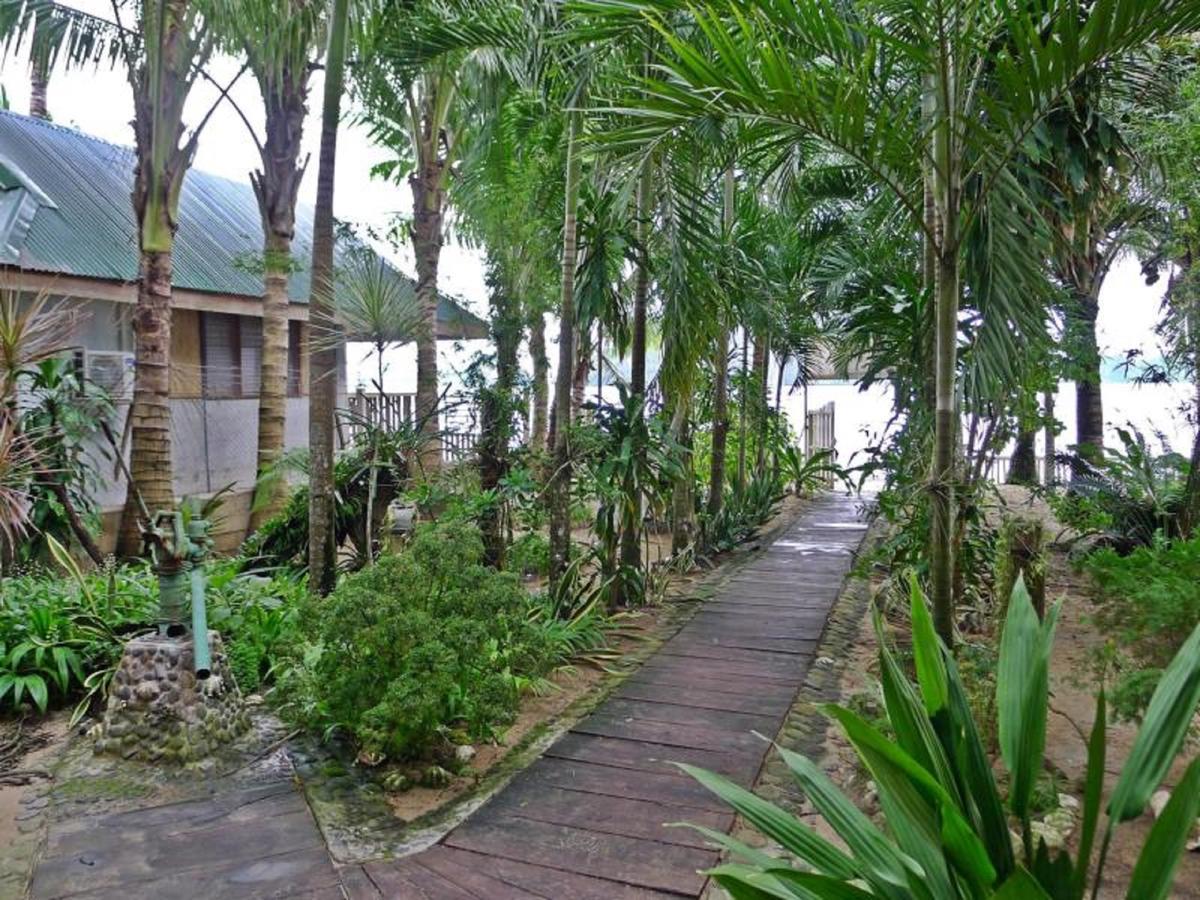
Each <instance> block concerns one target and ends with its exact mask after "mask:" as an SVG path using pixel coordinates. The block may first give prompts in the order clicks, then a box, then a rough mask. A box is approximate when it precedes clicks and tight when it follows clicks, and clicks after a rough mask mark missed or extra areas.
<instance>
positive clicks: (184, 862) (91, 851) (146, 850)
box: [31, 808, 332, 898]
mask: <svg viewBox="0 0 1200 900" xmlns="http://www.w3.org/2000/svg"><path fill="white" fill-rule="evenodd" d="M311 849H319V851H320V852H321V853H322V854H324V853H325V847H324V843H323V842H322V840H321V836H320V833H319V832H318V831H317V829H316V825H315V824H314V823H313V821H312V816H311V814H310V813H309V812H308V809H307V808H305V809H303V810H300V811H297V812H293V813H287V814H285V815H277V816H272V817H270V818H269V819H265V820H258V819H252V820H249V821H235V822H225V823H220V824H217V825H212V826H210V827H207V828H204V829H198V830H195V831H191V832H187V833H167V832H165V831H164V832H163V833H155V832H154V831H152V830H146V829H134V828H121V829H104V828H94V829H90V830H88V831H84V832H73V833H70V834H66V835H61V836H59V839H58V841H57V843H56V845H55V849H54V853H53V855H48V856H47V857H45V858H44V859H43V861H42V863H41V864H40V865H39V866H38V869H37V873H36V876H35V879H34V887H33V891H32V892H31V893H32V896H34V897H39V898H40V897H57V896H66V895H68V894H69V892H70V891H71V890H79V889H80V888H81V887H84V886H86V887H87V888H89V889H93V890H98V889H100V888H109V887H111V888H118V887H120V886H124V885H129V884H134V883H138V882H142V881H148V880H153V879H158V878H161V877H162V875H163V873H164V872H177V873H179V876H180V877H184V875H185V873H189V872H195V871H203V872H204V873H205V875H206V877H212V878H214V879H217V878H218V875H217V873H218V872H221V871H226V870H239V868H240V867H243V866H246V865H253V864H254V863H255V862H256V861H259V860H269V859H272V858H276V859H278V858H280V857H282V856H283V855H285V854H292V853H297V852H302V851H305V850H311ZM326 863H327V864H328V858H327V857H326ZM306 864H307V863H306ZM283 869H284V870H285V871H286V869H287V866H284V867H283ZM268 871H274V867H268ZM330 871H332V867H330ZM189 877H190V876H189Z"/></svg>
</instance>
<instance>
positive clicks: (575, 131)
mask: <svg viewBox="0 0 1200 900" xmlns="http://www.w3.org/2000/svg"><path fill="white" fill-rule="evenodd" d="M579 128H580V122H579V113H578V112H572V113H569V119H568V123H567V170H566V178H565V180H564V193H565V202H564V209H563V248H562V294H561V297H560V306H559V312H558V317H559V338H558V372H557V375H556V377H555V384H554V415H555V419H556V426H555V434H554V457H553V462H552V463H551V466H552V471H551V475H550V483H549V485H548V486H547V487H548V490H547V493H548V495H549V496H548V499H549V506H550V591H551V593H552V594H553V593H555V592H556V591H557V590H558V587H559V584H560V582H561V580H562V576H563V573H564V572H565V571H566V568H567V564H568V562H569V560H570V555H571V490H570V488H571V448H570V445H569V438H568V436H569V434H570V428H569V423H570V420H571V381H572V378H571V376H572V374H573V371H574V367H575V366H574V364H575V347H574V344H575V330H576V323H575V267H576V264H577V262H578V245H577V243H576V228H577V224H578V223H577V213H578V209H579V183H580V180H581V178H582V173H583V161H582V160H581V159H580V156H579Z"/></svg>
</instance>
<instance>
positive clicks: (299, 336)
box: [287, 321, 304, 397]
mask: <svg viewBox="0 0 1200 900" xmlns="http://www.w3.org/2000/svg"><path fill="white" fill-rule="evenodd" d="M303 352H304V323H303V322H296V321H291V322H288V386H287V392H288V396H289V397H300V396H303V395H304V382H303V378H304V375H303V372H304V369H303V366H302V364H301V360H300V354H302V353H303Z"/></svg>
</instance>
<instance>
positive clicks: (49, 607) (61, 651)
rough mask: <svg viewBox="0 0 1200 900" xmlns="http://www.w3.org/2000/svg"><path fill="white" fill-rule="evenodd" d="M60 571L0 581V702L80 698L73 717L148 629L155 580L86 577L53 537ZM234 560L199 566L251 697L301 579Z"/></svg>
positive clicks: (289, 619) (124, 575) (129, 570)
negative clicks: (243, 568)
mask: <svg viewBox="0 0 1200 900" xmlns="http://www.w3.org/2000/svg"><path fill="white" fill-rule="evenodd" d="M48 545H49V547H50V549H51V551H52V554H53V556H54V558H55V560H56V561H57V563H58V565H59V567H60V569H63V570H65V575H66V576H67V577H64V573H63V572H61V571H57V570H54V571H52V570H48V569H44V568H41V567H34V568H31V569H28V570H26V571H24V572H22V573H20V574H17V575H10V576H9V577H7V578H5V579H4V580H3V581H0V703H8V704H11V705H13V706H18V705H19V704H21V703H22V702H23V701H26V700H31V701H32V702H33V703H34V704H35V705H36V706H37V707H38V708H39V709H40V710H42V711H45V710H46V709H48V708H49V707H50V706H52V705H55V704H58V703H64V702H67V701H69V700H75V699H76V698H80V697H81V699H80V700H79V703H78V705H77V707H76V718H78V717H79V716H81V715H82V714H83V713H84V712H86V711H87V709H88V707H89V706H90V704H91V702H92V701H93V700H95V699H98V698H102V697H103V696H104V695H105V693H106V692H107V689H108V683H109V680H110V679H111V677H112V674H113V672H114V671H115V667H116V664H117V662H118V661H119V660H120V657H121V652H122V649H123V647H124V644H125V642H126V641H127V640H128V639H129V638H130V637H132V636H133V635H135V634H137V633H139V632H146V631H149V630H151V628H152V627H153V624H154V621H155V617H156V615H157V610H158V584H157V579H156V578H155V576H154V574H153V572H151V571H150V568H149V566H148V565H146V564H145V563H137V564H132V565H123V566H117V565H108V566H106V567H104V568H102V569H98V570H94V571H90V572H84V571H83V570H82V569H80V568H79V566H77V565H76V564H75V563H74V561H73V560H72V559H71V558H70V556H69V555H67V553H66V551H65V550H64V549H63V548H62V546H61V544H59V543H58V542H57V541H55V540H54V539H53V538H52V537H51V538H49V539H48ZM240 565H241V563H240V561H238V560H216V561H213V562H211V563H210V564H209V565H208V567H207V570H206V571H207V575H208V586H207V598H208V605H209V627H210V628H212V629H214V630H216V631H220V632H221V633H222V634H223V635H224V637H225V638H226V642H227V646H228V648H229V656H230V662H231V664H232V666H233V669H234V676H235V677H236V678H237V681H238V684H239V686H241V687H242V689H243V690H247V691H251V690H255V689H257V688H258V687H259V685H260V684H261V682H262V681H263V680H264V679H266V678H268V677H269V675H270V672H271V669H272V667H273V666H274V665H275V664H276V663H277V661H278V659H279V657H280V654H281V653H282V650H283V647H284V646H286V645H287V644H288V643H290V642H291V640H292V635H293V633H294V629H295V622H296V618H297V615H298V610H299V605H300V601H301V599H302V598H303V597H304V595H305V589H304V581H303V580H302V579H294V578H288V577H285V576H284V575H283V574H281V573H276V574H275V575H273V576H272V577H264V576H261V575H241V574H239V572H238V569H239V568H240Z"/></svg>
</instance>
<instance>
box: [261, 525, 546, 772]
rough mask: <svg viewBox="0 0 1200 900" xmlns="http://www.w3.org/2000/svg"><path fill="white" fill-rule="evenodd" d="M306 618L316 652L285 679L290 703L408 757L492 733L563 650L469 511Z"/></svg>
mask: <svg viewBox="0 0 1200 900" xmlns="http://www.w3.org/2000/svg"><path fill="white" fill-rule="evenodd" d="M304 622H305V635H304V636H305V638H306V640H307V641H308V645H307V647H306V648H305V649H304V653H305V655H306V656H307V660H305V661H304V662H303V664H302V665H299V666H298V668H299V671H293V672H291V673H290V676H291V677H289V678H288V679H286V680H285V683H284V686H283V690H282V693H283V695H284V697H285V698H286V700H287V701H288V702H287V704H286V706H285V709H288V710H291V711H292V712H293V713H295V714H297V715H298V716H299V717H301V718H302V719H303V720H305V721H306V724H308V725H309V726H310V727H316V728H318V729H324V730H329V729H331V728H334V729H340V730H343V731H344V732H346V733H347V734H348V735H349V736H350V737H351V738H352V739H353V741H354V742H355V743H356V744H357V745H358V746H359V747H360V748H361V749H362V750H363V751H364V752H365V753H367V754H370V755H383V756H386V757H389V758H392V759H397V760H399V759H414V758H424V757H430V756H436V755H437V752H438V751H439V750H446V749H448V744H449V743H450V742H449V740H448V735H449V734H450V733H451V732H452V731H461V732H463V733H465V734H466V735H467V736H468V737H470V738H472V739H481V738H486V737H488V736H490V735H492V734H493V733H494V729H495V728H496V727H497V726H502V725H505V724H507V723H510V722H511V721H512V720H513V718H514V716H515V714H516V710H517V703H518V700H519V697H520V693H521V690H522V688H524V687H525V686H527V685H528V684H529V683H530V682H531V680H532V679H536V678H539V677H541V676H542V675H544V674H545V673H546V672H547V671H548V670H549V669H550V667H551V665H552V664H553V662H554V656H555V649H554V647H553V645H552V643H551V641H550V640H549V638H548V637H547V635H546V633H545V631H544V630H543V629H541V628H539V627H537V625H536V624H535V623H534V622H533V621H532V620H531V618H530V598H529V596H528V594H527V593H526V592H525V591H524V589H523V588H522V587H521V585H520V583H519V581H518V579H517V578H516V576H514V575H512V574H511V573H501V572H497V571H495V570H494V569H490V568H488V567H487V566H485V565H484V564H483V542H482V540H481V538H480V535H479V532H478V530H477V529H475V528H473V527H471V526H470V525H467V524H465V523H462V522H454V523H449V524H436V523H435V524H426V525H420V526H418V527H417V529H416V530H415V531H414V533H413V537H412V540H411V542H410V543H409V544H408V546H407V547H405V548H404V550H403V551H402V552H400V553H397V554H394V555H390V556H385V557H383V558H382V559H380V560H379V562H378V563H377V564H376V565H374V566H372V567H370V568H367V569H364V570H363V571H361V572H358V573H355V574H353V575H350V576H349V577H347V578H346V579H345V580H344V581H343V582H342V583H341V584H340V585H339V586H338V588H337V589H336V590H335V591H334V592H333V593H332V594H331V595H330V596H329V597H327V598H325V599H324V600H322V601H320V602H317V603H314V604H313V605H312V606H311V607H310V609H309V611H308V615H307V616H306V617H305V620H304Z"/></svg>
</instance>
